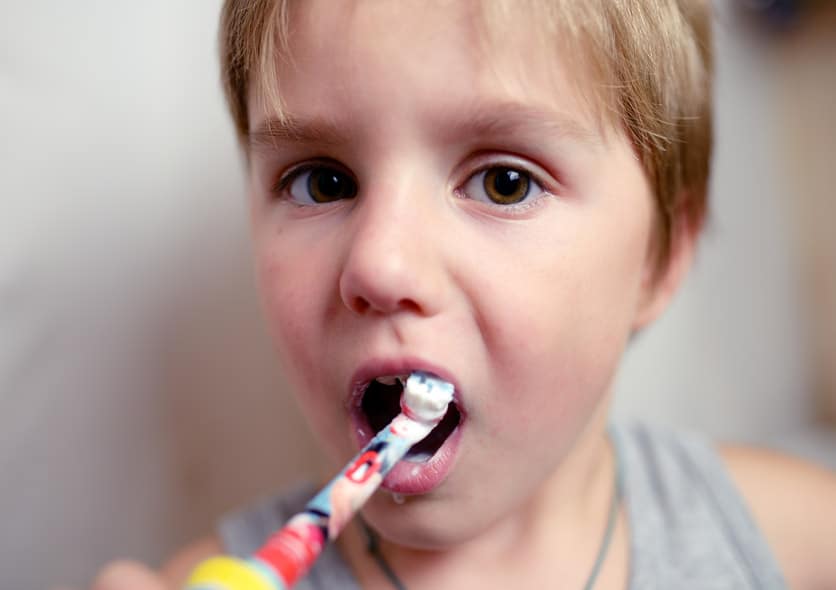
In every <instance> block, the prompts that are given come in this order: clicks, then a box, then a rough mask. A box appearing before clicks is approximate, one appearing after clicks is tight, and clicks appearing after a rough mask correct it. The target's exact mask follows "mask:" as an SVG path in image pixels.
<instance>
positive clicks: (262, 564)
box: [186, 414, 438, 590]
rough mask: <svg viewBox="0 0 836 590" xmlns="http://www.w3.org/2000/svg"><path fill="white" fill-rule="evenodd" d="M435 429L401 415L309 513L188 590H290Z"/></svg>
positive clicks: (212, 564)
mask: <svg viewBox="0 0 836 590" xmlns="http://www.w3.org/2000/svg"><path fill="white" fill-rule="evenodd" d="M437 422H438V420H436V421H435V423H430V422H426V423H425V422H420V421H417V420H413V419H412V418H409V417H407V416H406V415H405V414H399V415H398V416H396V417H395V418H394V419H393V420H392V422H391V423H390V424H389V426H387V427H386V428H384V429H383V430H381V431H380V432H378V433H377V435H376V436H375V437H374V438H373V439H372V440H371V441H370V442H369V443H368V444H367V445H366V446H365V447H363V449H362V450H361V451H360V452H359V453H358V454H357V456H356V457H354V459H352V461H351V462H350V463H349V464H348V465H346V467H345V468H344V469H343V470H342V471H341V472H340V473H339V475H337V476H336V477H335V478H334V479H332V480H331V481H330V482H329V483H328V485H326V486H325V487H324V488H323V489H322V490H321V491H320V492H319V493H318V494H317V495H316V496H314V497H313V499H312V500H311V501H310V502H308V504H307V506H305V509H304V510H303V511H302V512H300V513H298V514H296V515H295V516H293V517H292V518H291V519H290V520H289V521H288V522H287V524H286V525H285V526H284V527H283V528H281V529H280V530H279V531H278V532H276V533H275V534H274V535H273V536H272V537H270V538H269V539H268V540H267V542H266V543H265V544H264V546H263V547H262V548H261V549H259V550H258V551H257V552H256V553H255V555H252V556H250V557H249V558H247V559H237V558H233V557H227V556H219V557H213V558H211V559H208V560H207V561H204V562H203V563H201V564H200V565H199V566H198V567H197V569H195V570H194V572H193V573H192V575H191V577H190V578H189V580H188V582H187V585H186V590H286V589H288V588H291V587H292V586H293V585H294V584H295V583H296V581H297V580H299V579H300V578H301V577H303V576H304V575H305V573H307V571H308V570H309V569H310V568H311V566H312V565H313V564H314V562H315V561H316V558H317V557H318V556H319V554H320V553H321V552H322V550H323V549H324V547H325V543H326V542H328V541H333V540H334V539H335V538H336V537H337V535H338V534H339V533H340V531H342V529H343V527H344V526H345V525H346V524H347V523H348V521H349V520H351V518H352V517H353V516H354V514H356V512H357V511H358V510H359V509H360V507H361V506H362V505H363V504H364V503H365V502H366V500H368V498H369V496H371V495H372V493H374V491H375V490H376V489H377V488H378V487H379V486H380V484H381V483H382V482H383V478H384V477H385V476H386V474H387V473H389V471H390V470H391V469H392V467H394V466H395V464H396V463H397V462H398V461H400V460H401V459H402V458H403V457H404V455H406V453H407V452H408V451H409V449H410V447H412V445H414V444H415V443H417V442H418V441H420V440H421V439H422V438H424V437H425V436H426V435H427V434H429V432H430V431H431V430H432V429H433V427H434V426H435V424H436V423H437Z"/></svg>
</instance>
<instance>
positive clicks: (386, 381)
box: [375, 375, 400, 385]
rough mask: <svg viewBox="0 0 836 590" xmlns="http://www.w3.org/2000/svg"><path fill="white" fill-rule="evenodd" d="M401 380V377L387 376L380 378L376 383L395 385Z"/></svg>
mask: <svg viewBox="0 0 836 590" xmlns="http://www.w3.org/2000/svg"><path fill="white" fill-rule="evenodd" d="M399 379H400V378H399V377H392V376H388V375H387V376H386V377H378V378H377V379H375V381H377V382H378V383H381V384H383V385H394V384H395V383H397V382H398V380H399Z"/></svg>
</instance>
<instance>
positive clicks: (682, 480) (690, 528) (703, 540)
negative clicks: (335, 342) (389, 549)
mask: <svg viewBox="0 0 836 590" xmlns="http://www.w3.org/2000/svg"><path fill="white" fill-rule="evenodd" d="M610 434H611V436H612V440H613V443H614V444H615V448H616V452H617V454H618V460H619V462H620V465H621V469H622V477H623V486H624V502H625V507H626V510H627V515H628V518H629V521H630V573H629V583H628V590H671V589H673V588H675V589H677V590H756V589H757V590H778V589H786V588H787V585H786V582H785V581H784V578H783V575H782V574H781V570H780V568H779V567H778V564H777V562H776V560H775V558H774V556H773V555H772V552H771V551H770V549H769V547H768V546H767V544H766V541H765V539H764V538H763V535H762V534H761V532H760V530H759V529H758V527H757V525H755V523H754V521H753V520H752V517H751V515H750V513H749V511H748V509H747V508H746V505H745V504H744V502H743V500H742V498H741V496H740V494H739V493H738V491H737V489H736V488H735V486H734V484H733V483H732V481H731V479H730V477H729V475H728V473H727V471H726V469H725V467H724V466H723V464H722V462H721V460H720V458H719V456H718V454H717V452H716V451H715V450H714V448H713V447H712V446H711V445H710V444H709V443H708V442H707V441H706V440H705V439H703V438H702V437H699V436H696V435H692V434H682V433H673V432H671V431H668V430H665V429H660V428H649V427H647V426H645V425H629V426H612V427H611V428H610ZM315 492H316V490H315V489H314V487H313V486H310V485H303V486H297V487H295V488H293V489H291V490H288V491H286V492H285V493H282V494H280V495H278V496H276V497H274V498H270V499H267V500H264V501H262V502H260V503H257V504H255V505H253V506H251V507H249V508H245V509H243V510H240V511H238V512H235V513H232V514H230V515H229V516H227V517H225V518H223V519H222V520H221V522H220V525H219V531H218V532H219V534H220V537H221V541H222V543H223V545H224V547H225V549H226V551H228V552H229V553H231V554H233V555H238V556H241V557H243V556H247V555H250V554H252V553H254V552H255V551H256V550H257V549H258V548H259V547H260V546H261V544H262V543H263V542H264V541H265V540H266V539H267V537H268V536H269V535H270V534H272V533H273V532H274V531H275V530H277V529H278V528H279V527H281V526H282V525H283V524H284V522H285V521H286V520H287V519H288V518H289V517H290V516H292V515H293V514H295V513H296V512H298V511H299V510H301V509H302V507H303V506H304V505H305V503H306V502H307V501H308V500H309V499H310V497H311V496H312V495H313V494H314V493H315ZM295 588H297V589H298V590H334V589H340V590H360V587H359V585H358V584H357V581H356V579H355V578H354V576H353V574H352V572H351V570H350V569H349V568H348V566H347V564H346V562H345V561H344V560H343V559H342V558H341V556H340V554H339V552H338V551H337V549H336V548H335V547H334V546H328V547H327V548H326V550H325V552H324V553H323V555H322V556H321V557H320V559H319V560H318V561H317V563H316V565H315V566H314V567H313V568H312V570H311V572H310V573H309V575H308V577H307V578H305V579H304V580H302V581H300V583H299V584H297V585H296V586H295Z"/></svg>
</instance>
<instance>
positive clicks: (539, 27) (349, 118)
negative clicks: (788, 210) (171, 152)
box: [95, 0, 836, 590]
mask: <svg viewBox="0 0 836 590" xmlns="http://www.w3.org/2000/svg"><path fill="white" fill-rule="evenodd" d="M221 39H222V58H223V60H222V61H223V76H224V80H225V82H226V90H227V96H228V99H229V102H230V105H231V109H232V113H233V116H234V119H235V123H236V125H237V128H238V132H239V134H240V137H241V140H242V145H243V149H244V151H245V153H246V156H247V162H248V172H249V180H250V198H251V211H252V228H253V235H254V242H255V250H256V258H257V261H256V262H257V270H258V276H259V280H260V289H261V292H262V296H263V301H264V306H265V310H266V314H267V317H268V319H269V322H270V326H271V328H272V333H273V336H274V339H275V342H276V345H277V349H278V352H279V356H280V358H281V360H282V362H283V365H284V368H285V371H286V374H287V376H288V378H289V379H290V381H291V383H292V385H293V388H294V391H295V392H296V395H297V396H298V398H299V402H300V405H301V407H302V409H303V411H304V413H305V415H306V417H307V419H308V420H309V422H310V425H311V427H312V428H313V431H314V432H315V433H316V435H317V436H318V438H319V439H320V440H321V442H322V444H323V446H324V448H325V449H326V451H327V452H328V454H329V456H330V458H331V459H333V462H334V468H335V470H336V469H337V468H339V467H341V466H342V465H343V464H344V463H345V462H346V461H347V460H348V459H349V458H350V457H351V456H352V455H353V454H354V453H355V452H356V451H357V450H358V449H359V448H360V446H361V445H362V444H363V443H364V442H365V441H367V440H368V438H369V437H370V435H371V434H372V433H373V431H374V430H375V429H376V428H377V427H379V424H381V423H382V422H381V421H385V419H387V416H388V417H391V411H389V410H387V409H386V408H387V406H388V405H390V404H387V402H391V399H392V396H397V395H398V392H397V388H393V387H391V386H387V385H386V383H389V382H390V381H391V379H390V378H391V377H393V376H397V375H403V374H406V373H409V372H410V371H412V370H415V369H423V370H428V371H431V372H433V373H436V374H437V375H439V376H441V377H443V378H445V379H447V380H449V381H451V382H452V383H453V384H454V385H455V387H456V392H457V394H456V398H455V408H454V409H453V410H451V413H450V419H449V420H448V422H449V424H448V425H447V427H446V429H445V430H444V431H443V432H441V433H440V435H439V437H438V438H439V440H438V441H437V444H436V445H435V446H433V447H432V448H431V449H430V451H429V452H430V453H433V454H432V457H431V458H429V459H424V460H422V461H415V460H413V461H412V462H409V463H404V464H402V465H401V466H400V468H399V469H398V470H397V471H396V472H393V475H391V476H390V477H389V478H388V479H387V480H386V482H385V484H384V488H386V490H388V492H387V491H380V492H378V493H376V494H375V495H374V496H373V497H372V499H371V500H370V502H369V503H368V505H367V506H366V508H365V509H364V510H363V512H362V520H358V521H357V522H355V523H354V524H353V525H352V526H351V527H349V528H348V529H347V530H346V531H345V533H344V535H343V536H342V537H341V538H340V541H339V543H338V546H337V547H336V548H334V549H332V550H331V552H329V553H328V554H327V555H326V556H325V557H324V559H323V560H322V561H321V562H320V563H318V564H317V566H316V567H315V569H314V571H313V573H312V576H311V579H309V580H307V581H306V582H305V584H311V585H308V586H304V587H306V588H317V589H319V588H357V587H358V586H359V587H362V588H366V589H384V588H396V587H401V588H409V589H410V590H420V589H429V588H432V589H435V590H443V589H445V588H453V589H456V590H461V589H463V588H482V589H490V588H503V589H507V588H509V587H518V588H552V589H557V588H560V589H569V590H574V589H581V588H592V587H594V588H596V589H601V590H603V589H624V588H629V589H631V590H637V589H641V590H646V589H649V588H650V589H652V588H660V589H673V588H676V589H690V588H693V589H697V588H699V589H706V588H734V589H743V588H784V587H786V585H789V586H791V587H793V588H809V589H824V588H836V560H834V559H832V549H831V548H830V547H829V540H831V539H832V538H833V536H834V533H836V479H834V477H833V476H832V475H831V474H829V473H826V472H824V471H823V470H819V469H817V468H814V467H812V466H808V465H806V464H802V463H800V462H797V461H794V460H791V459H788V458H781V457H778V456H774V455H770V454H766V453H764V452H758V451H753V450H742V449H719V450H714V449H712V448H711V447H710V446H709V445H707V444H705V443H703V442H702V441H700V440H699V439H695V438H693V437H686V436H679V435H673V434H670V433H666V432H660V431H656V430H652V429H647V428H642V427H632V428H624V427H616V426H612V427H608V420H607V414H608V407H609V405H610V401H611V399H610V397H611V392H610V390H611V382H612V379H613V375H614V373H615V371H616V369H617V367H618V364H619V360H620V358H621V356H622V354H623V352H624V349H625V346H626V345H627V342H628V341H629V339H630V337H631V335H633V334H635V333H636V332H638V331H640V330H642V329H643V328H644V327H646V326H647V325H648V324H649V323H651V322H652V321H653V320H654V318H656V317H657V316H658V315H659V314H660V313H661V312H662V310H663V309H664V308H665V307H666V305H667V304H668V302H669V300H670V298H671V297H672V295H673V294H674V292H675V290H676V288H677V286H678V285H679V283H680V281H681V279H682V277H683V276H684V275H685V273H686V271H687V270H688V267H689V263H690V260H691V256H692V254H693V251H694V246H695V242H696V241H697V237H698V234H699V232H700V228H701V226H702V223H703V219H704V217H705V211H706V185H707V179H708V171H709V160H710V151H711V105H710V95H711V68H712V65H711V49H710V44H711V42H710V14H709V7H708V3H707V2H705V1H702V0H642V1H640V2H637V1H632V2H626V1H621V0H619V1H614V0H584V1H583V2H578V1H575V0H550V1H549V0H541V1H536V0H529V1H526V2H522V1H516V0H506V1H504V2H502V1H499V0H497V1H494V2H476V1H465V0H461V1H455V2H452V1H449V0H443V1H442V0H399V1H397V2H384V1H378V2H371V1H368V0H366V1H362V0H355V1H352V0H344V1H343V0H341V1H337V0H305V1H304V2H301V1H295V2H293V1H290V0H284V1H283V0H261V1H256V0H249V1H248V0H228V1H227V2H226V6H225V8H224V14H223V18H222V34H221ZM387 412H388V414H387ZM312 491H314V489H313V488H309V489H307V490H303V491H301V492H295V493H291V494H289V495H285V496H282V497H281V498H279V499H277V500H276V501H275V502H272V503H270V504H269V505H262V506H259V507H256V508H254V509H251V510H247V511H244V512H243V513H241V514H239V515H237V516H234V517H232V518H230V519H228V520H227V521H225V522H224V525H223V527H222V529H221V533H220V536H217V537H213V538H211V539H207V540H204V541H201V542H199V543H197V544H195V545H194V546H193V547H190V548H188V549H186V550H185V551H183V552H182V553H181V554H180V555H178V556H177V557H176V558H175V559H174V560H173V561H172V562H171V564H170V565H169V566H168V567H167V568H165V570H164V572H163V574H162V575H161V576H158V575H156V574H153V573H151V572H150V571H148V570H146V569H144V568H142V567H140V566H137V565H132V564H127V563H121V564H115V565H113V566H111V567H109V568H107V569H106V571H105V572H104V573H103V574H102V575H101V576H100V577H99V579H98V581H97V583H96V586H95V588H97V589H98V590H104V589H109V590H110V589H117V588H122V589H125V590H127V589H129V588H130V589H141V588H142V589H145V590H155V589H162V588H177V587H179V585H180V584H181V583H182V580H183V578H184V576H185V575H186V573H187V572H188V571H189V570H190V569H191V567H192V566H194V565H195V563H196V562H197V561H199V560H200V559H202V558H205V557H207V556H209V555H211V554H215V553H219V552H224V551H225V552H233V553H243V554H245V553H247V552H248V551H252V550H253V549H255V548H256V547H257V546H258V544H259V543H260V542H261V541H263V540H264V537H265V536H266V535H267V534H269V533H270V532H271V529H272V528H273V527H276V526H278V525H279V524H281V522H282V521H283V519H284V518H286V517H287V516H289V515H290V514H291V513H292V512H293V511H294V510H298V509H299V508H301V506H302V504H303V503H304V501H305V500H307V497H308V494H309V493H310V492H312ZM369 539H373V541H374V543H372V545H373V546H374V548H373V549H372V550H368V549H367V544H368V543H369Z"/></svg>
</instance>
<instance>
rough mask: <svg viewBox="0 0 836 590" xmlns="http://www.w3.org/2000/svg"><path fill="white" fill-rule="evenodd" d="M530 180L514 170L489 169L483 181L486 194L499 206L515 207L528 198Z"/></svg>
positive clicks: (526, 175) (525, 175)
mask: <svg viewBox="0 0 836 590" xmlns="http://www.w3.org/2000/svg"><path fill="white" fill-rule="evenodd" d="M529 181H530V178H529V176H528V174H526V173H525V172H521V171H519V170H515V169H514V168H500V167H497V168H489V169H488V170H486V171H485V178H484V180H483V181H482V184H483V186H484V187H485V194H486V195H487V196H488V198H489V199H490V200H491V201H493V202H494V203H497V204H499V205H513V204H514V203H519V202H520V201H522V200H523V199H525V198H526V197H527V196H528V189H529Z"/></svg>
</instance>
